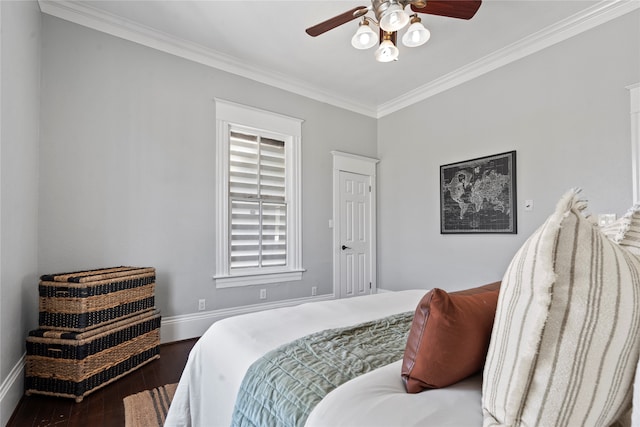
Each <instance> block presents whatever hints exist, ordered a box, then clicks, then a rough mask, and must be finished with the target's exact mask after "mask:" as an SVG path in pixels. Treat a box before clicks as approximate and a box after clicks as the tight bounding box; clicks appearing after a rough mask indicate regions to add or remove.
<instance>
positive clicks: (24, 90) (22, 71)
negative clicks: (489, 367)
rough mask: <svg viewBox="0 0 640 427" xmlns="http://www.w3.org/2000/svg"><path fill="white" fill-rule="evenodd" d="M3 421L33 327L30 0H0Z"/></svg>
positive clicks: (36, 78) (34, 14)
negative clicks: (8, 383)
mask: <svg viewBox="0 0 640 427" xmlns="http://www.w3.org/2000/svg"><path fill="white" fill-rule="evenodd" d="M0 8H1V9H2V10H1V11H0V14H1V16H2V21H1V23H0V25H1V27H2V46H1V48H0V52H1V55H2V56H1V58H0V62H1V64H2V69H1V70H0V75H1V81H0V91H1V93H2V102H1V106H0V108H1V110H0V121H1V126H0V129H1V133H0V171H1V172H0V191H1V194H2V198H1V203H0V206H1V211H0V236H1V237H0V384H4V381H5V380H6V379H7V377H9V376H10V375H12V374H13V375H17V376H16V377H15V378H16V381H15V383H14V385H13V387H9V388H7V389H4V390H2V392H3V393H6V394H4V395H3V398H2V402H1V407H0V425H5V423H6V422H7V421H8V419H9V417H10V416H11V413H12V412H13V408H14V407H15V405H16V403H17V402H18V399H19V398H20V396H21V394H22V372H12V369H13V368H14V367H15V366H16V365H17V363H18V361H19V360H20V358H21V357H22V355H23V353H24V338H25V331H28V330H29V329H33V328H34V326H35V325H37V321H38V317H37V305H38V294H37V283H38V282H37V267H38V266H37V261H38V260H37V243H38V242H37V231H38V219H37V213H38V208H37V204H38V138H39V137H38V129H39V126H38V120H39V103H40V93H39V92H40V89H39V88H40V10H39V9H38V4H37V3H36V2H34V1H30V2H25V1H22V2H11V1H2V2H0Z"/></svg>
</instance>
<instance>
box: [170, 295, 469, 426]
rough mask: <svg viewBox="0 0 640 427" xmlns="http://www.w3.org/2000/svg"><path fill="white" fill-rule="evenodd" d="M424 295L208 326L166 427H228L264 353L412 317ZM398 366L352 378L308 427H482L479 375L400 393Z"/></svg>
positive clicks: (313, 306) (335, 303) (291, 310)
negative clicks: (247, 377)
mask: <svg viewBox="0 0 640 427" xmlns="http://www.w3.org/2000/svg"><path fill="white" fill-rule="evenodd" d="M425 293H426V291H425V290H413V291H402V292H389V293H382V294H375V295H369V296H364V297H357V298H350V299H340V300H332V301H322V302H314V303H309V304H301V305H299V306H295V307H286V308H280V309H275V310H268V311H262V312H257V313H251V314H246V315H242V316H237V317H232V318H228V319H224V320H221V321H219V322H216V323H214V324H213V325H212V326H211V327H210V328H209V330H208V331H207V332H206V333H205V334H204V335H203V336H202V338H200V340H198V342H197V343H196V345H195V346H194V347H193V350H192V351H191V354H190V355H189V359H188V361H187V365H186V367H185V369H184V372H183V374H182V377H181V378H180V383H179V384H178V388H177V390H176V394H175V396H174V398H173V401H172V403H171V407H170V409H169V414H168V416H167V421H166V423H165V426H171V427H173V426H176V427H177V426H193V427H222V426H225V427H226V426H229V424H230V422H231V416H232V413H233V407H234V403H235V397H236V394H237V393H238V389H239V388H240V383H241V382H242V379H243V377H244V374H245V372H246V371H247V369H248V368H249V366H250V365H251V364H252V363H253V362H255V361H256V360H257V359H258V358H260V357H261V356H262V355H264V354H265V353H267V352H268V351H270V350H272V349H274V348H276V347H278V346H280V345H282V344H286V343H288V342H290V341H293V340H295V339H297V338H301V337H303V336H305V335H308V334H311V333H313V332H318V331H321V330H324V329H330V328H338V327H343V326H350V325H356V324H358V323H362V322H366V321H369V320H375V319H379V318H382V317H385V316H388V315H391V314H395V313H402V312H406V311H413V310H415V308H416V306H417V304H418V301H420V298H422V296H423V295H424V294H425ZM400 363H401V362H397V363H394V364H391V365H388V366H386V367H383V368H380V369H378V370H375V371H373V372H370V373H368V374H366V375H363V376H362V377H360V378H356V379H355V380H353V381H350V382H348V383H346V384H344V385H342V386H341V387H338V388H337V389H336V390H334V391H333V392H331V393H330V394H329V395H327V396H326V398H325V399H324V400H323V401H322V402H320V404H319V405H318V406H317V407H316V408H315V409H314V411H312V413H311V414H310V416H309V419H308V420H307V425H308V426H327V427H329V426H338V425H344V426H374V425H378V426H389V427H391V426H399V427H400V426H412V425H416V426H418V425H421V426H427V425H432V426H446V425H451V426H460V427H463V426H481V425H482V411H481V401H480V398H481V397H480V396H481V394H480V392H481V390H480V379H479V376H476V377H472V378H470V379H467V380H465V381H463V382H461V383H459V384H456V385H454V386H452V387H449V388H446V389H442V390H429V391H427V392H423V393H419V394H415V395H411V394H407V393H406V392H405V391H404V387H403V385H402V381H401V379H400Z"/></svg>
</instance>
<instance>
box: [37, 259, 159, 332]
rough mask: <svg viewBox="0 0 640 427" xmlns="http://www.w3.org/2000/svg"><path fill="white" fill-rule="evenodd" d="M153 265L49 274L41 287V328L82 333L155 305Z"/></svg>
mask: <svg viewBox="0 0 640 427" xmlns="http://www.w3.org/2000/svg"><path fill="white" fill-rule="evenodd" d="M155 280H156V272H155V268H153V267H113V268H103V269H98V270H88V271H77V272H73V273H60V274H47V275H44V276H42V277H40V284H39V286H38V289H39V293H40V302H39V325H40V326H39V327H40V328H41V329H56V330H66V331H76V332H83V331H87V330H90V329H92V328H96V327H98V326H101V325H103V324H107V323H109V322H113V321H116V320H120V319H123V318H126V317H129V316H133V315H135V314H139V313H141V312H144V311H148V310H152V309H153V308H154V306H155V300H154V288H155Z"/></svg>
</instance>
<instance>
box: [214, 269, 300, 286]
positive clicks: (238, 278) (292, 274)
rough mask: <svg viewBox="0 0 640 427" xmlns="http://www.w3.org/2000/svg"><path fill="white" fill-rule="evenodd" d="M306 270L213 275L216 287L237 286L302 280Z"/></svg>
mask: <svg viewBox="0 0 640 427" xmlns="http://www.w3.org/2000/svg"><path fill="white" fill-rule="evenodd" d="M305 271H306V270H304V269H302V270H287V271H280V272H273V273H258V274H243V275H239V274H238V275H233V276H232V275H226V276H214V277H213V281H214V282H215V284H216V288H237V287H242V286H253V285H266V284H269V283H280V282H293V281H296V280H302V273H304V272H305Z"/></svg>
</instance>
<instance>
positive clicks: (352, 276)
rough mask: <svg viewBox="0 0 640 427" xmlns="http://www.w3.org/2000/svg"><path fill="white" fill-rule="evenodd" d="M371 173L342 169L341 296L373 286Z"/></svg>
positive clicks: (354, 294)
mask: <svg viewBox="0 0 640 427" xmlns="http://www.w3.org/2000/svg"><path fill="white" fill-rule="evenodd" d="M370 179H371V178H370V176H368V175H360V174H357V173H351V172H346V171H340V178H339V180H340V181H339V182H340V183H339V188H340V195H339V197H340V219H339V226H340V242H339V244H340V251H341V252H340V297H341V298H345V297H354V296H360V295H366V294H368V293H369V292H370V290H371V277H370V271H371V236H370V229H371V186H370Z"/></svg>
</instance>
